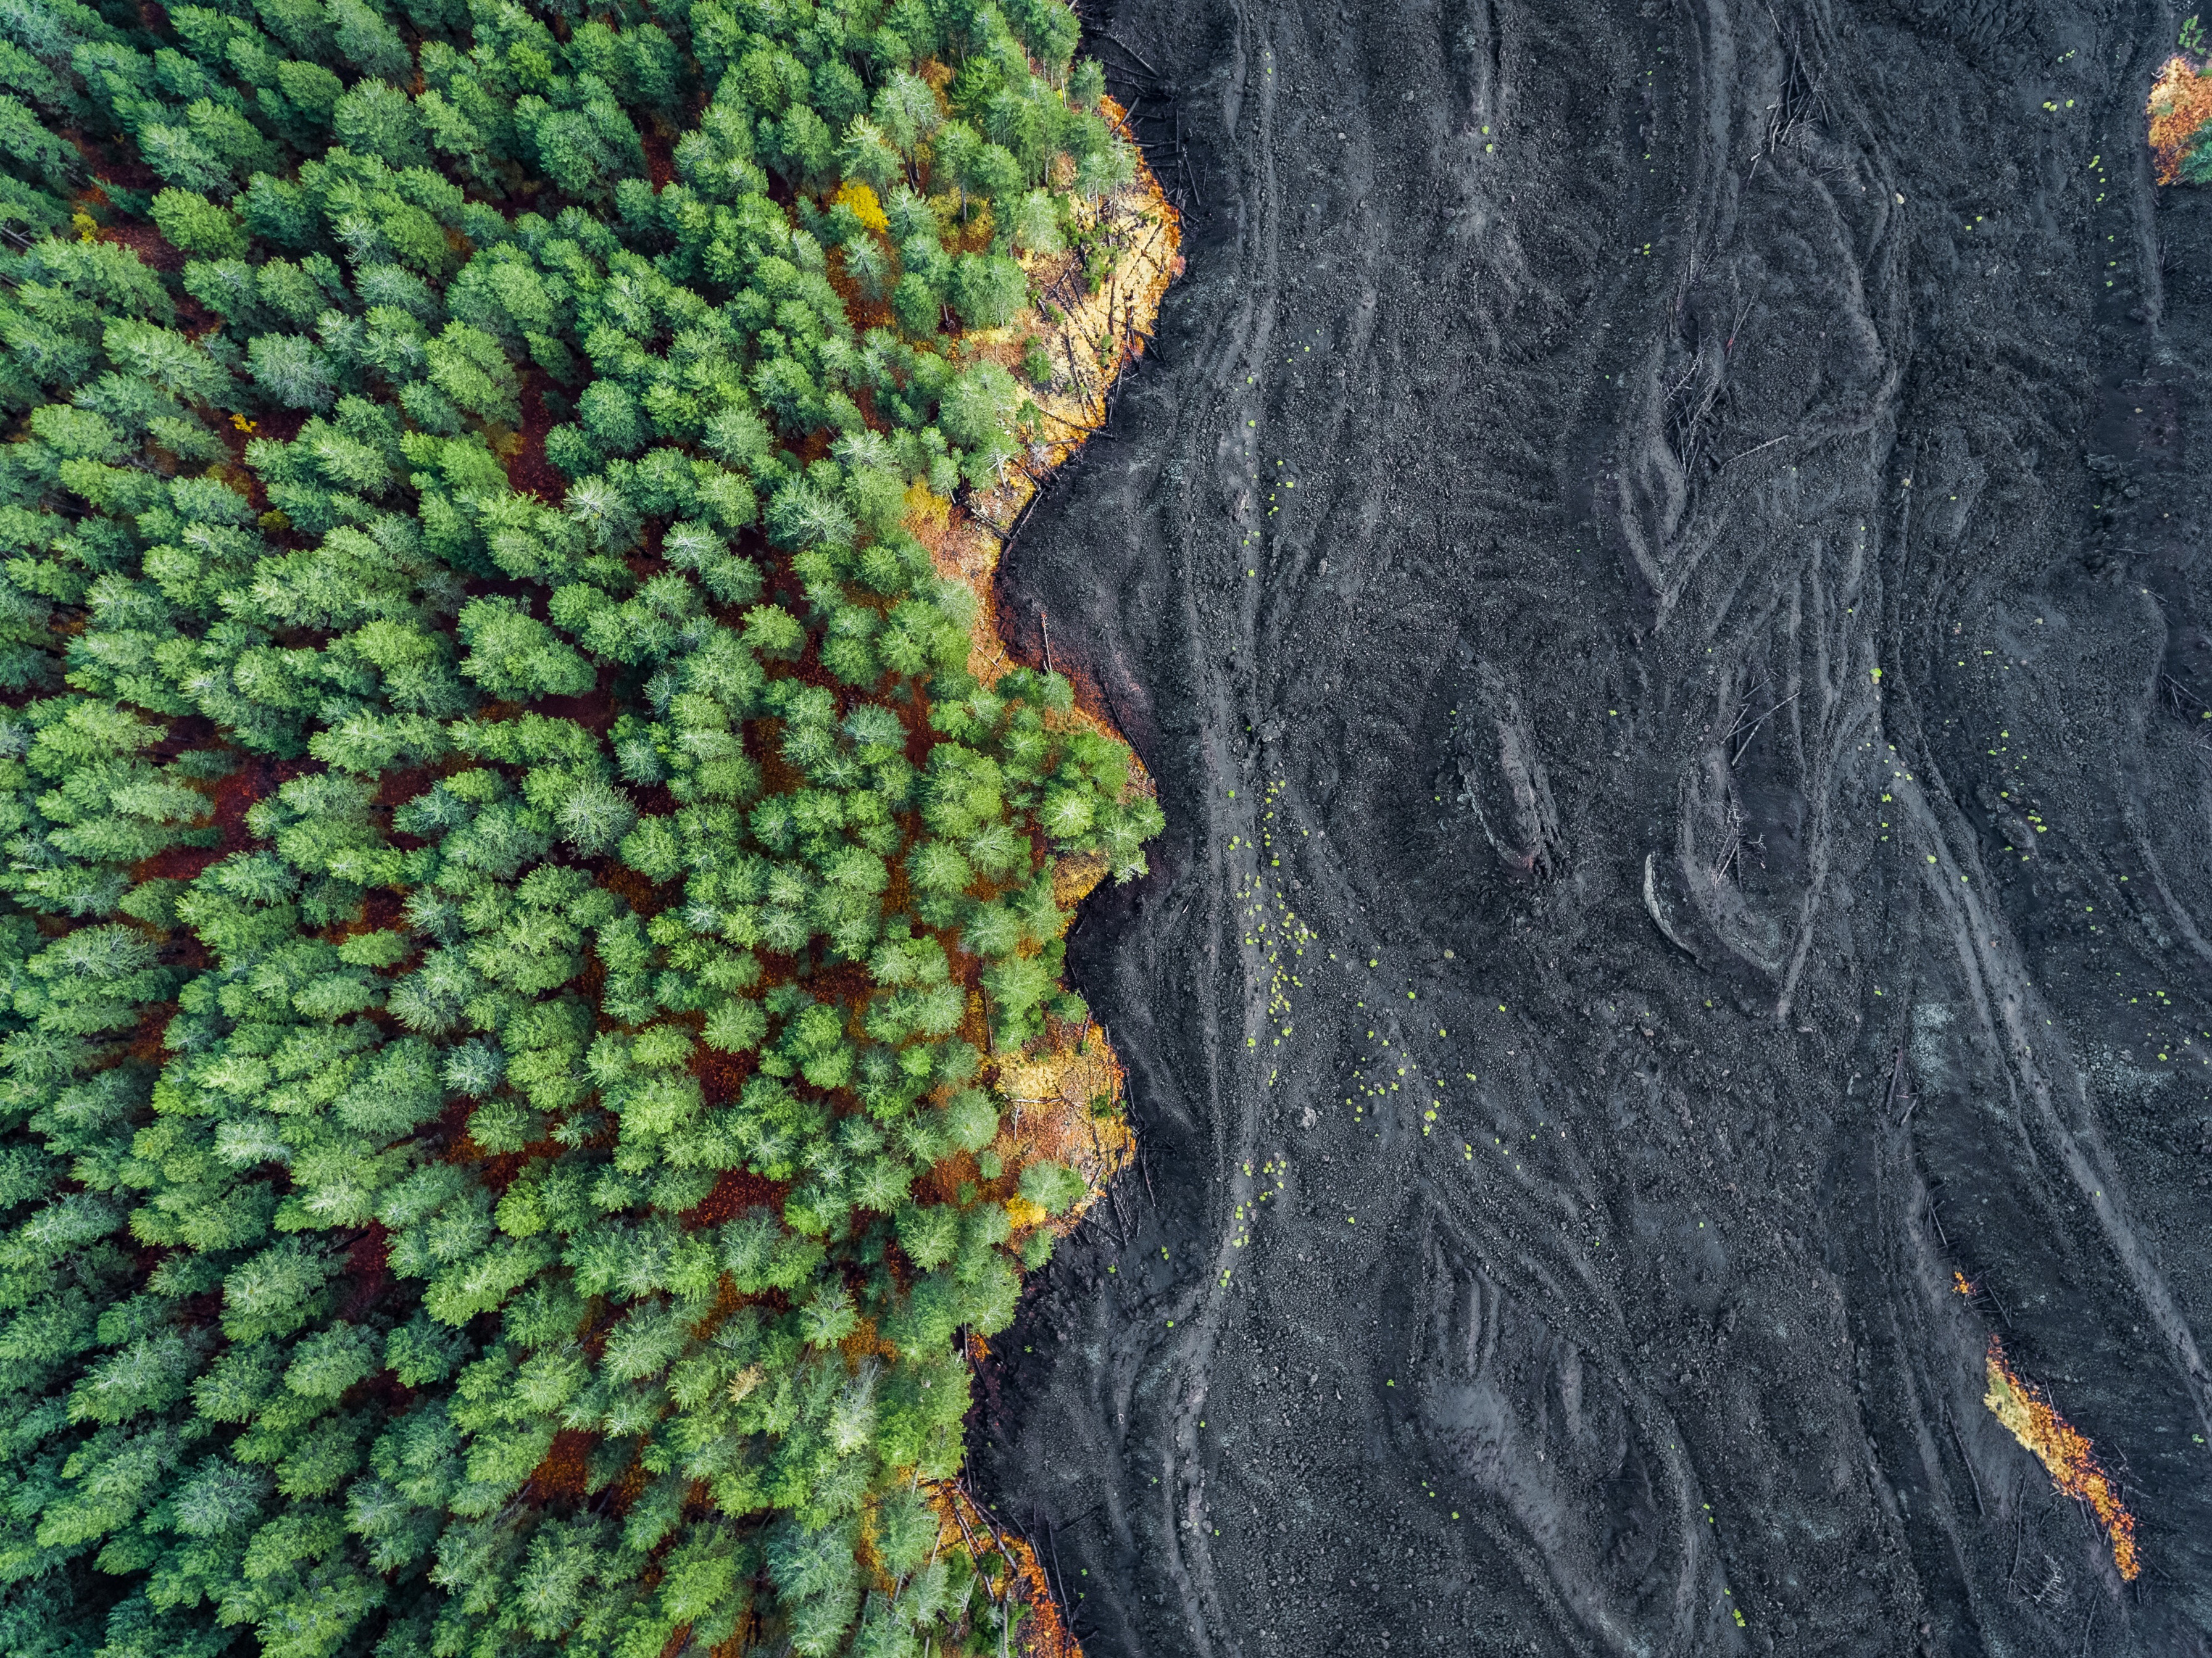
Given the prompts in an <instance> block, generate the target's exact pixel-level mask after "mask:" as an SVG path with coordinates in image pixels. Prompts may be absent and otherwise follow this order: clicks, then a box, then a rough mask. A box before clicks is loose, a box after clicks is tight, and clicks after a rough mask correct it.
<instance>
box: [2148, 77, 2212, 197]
mask: <svg viewBox="0 0 2212 1658" xmlns="http://www.w3.org/2000/svg"><path fill="white" fill-rule="evenodd" d="M2209 126H2212V74H2200V73H2199V72H2198V70H2197V65H2196V64H2193V63H2191V61H2190V60H2189V59H2188V58H2185V57H2182V56H2180V55H2179V54H2177V55H2175V56H2174V57H2172V58H2167V59H2166V67H2165V68H2164V69H2162V70H2160V71H2159V72H2158V79H2157V80H2156V81H2155V82H2153V83H2152V85H2151V89H2150V152H2151V157H2152V160H2153V161H2154V162H2155V163H2156V164H2157V168H2158V181H2159V183H2160V184H2162V185H2170V184H2172V183H2173V182H2174V181H2175V180H2176V179H2179V178H2180V177H2181V164H2182V162H2183V161H2185V159H2187V157H2188V155H2189V152H2190V151H2191V149H2194V148H2195V147H2196V146H2197V143H2198V142H2199V141H2200V140H2202V139H2203V138H2205V137H2206V136H2207V135H2206V131H2205V129H2206V128H2207V127H2209Z"/></svg>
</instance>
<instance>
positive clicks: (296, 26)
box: [0, 0, 1162, 1658]
mask: <svg viewBox="0 0 2212 1658" xmlns="http://www.w3.org/2000/svg"><path fill="white" fill-rule="evenodd" d="M1078 37H1079V28H1078V24H1077V21H1076V18H1075V15H1074V14H1073V11H1072V10H1071V9H1069V8H1068V7H1067V6H1066V5H1065V4H1063V3H1060V0H998V3H993V0H896V3H895V4H889V5H886V4H884V3H882V0H818V3H809V0H655V3H649V4H648V3H643V0H617V3H614V4H612V5H597V6H593V7H592V8H590V9H586V6H585V5H584V4H583V3H581V0H535V3H532V4H528V5H526V4H521V3H517V0H466V3H464V0H211V3H208V4H194V5H185V4H179V5H172V6H170V7H169V8H168V9H167V11H166V12H164V11H163V10H162V9H161V7H160V6H159V5H154V4H148V5H143V6H141V5H137V4H132V3H125V0H102V3H100V4H98V5H94V6H87V5H84V4H80V3H77V0H6V3H4V4H0V161H3V162H4V171H0V230H4V248H0V343H4V346H5V350H4V352H0V403H4V405H5V410H4V416H0V418H4V419H5V422H6V423H7V434H8V441H7V442H6V444H5V445H4V446H0V544H4V546H0V690H4V696H0V701H4V708H0V772H4V780H5V793H4V802H0V811H4V812H5V813H6V815H7V821H6V823H5V826H4V847H5V853H4V869H3V871H0V957H4V966H3V967H0V1585H4V1591H0V1648H4V1649H5V1650H6V1651H8V1652H9V1653H10V1654H13V1655H19V1658H76V1655H83V1658H94V1655H97V1658H215V1655H217V1654H247V1653H256V1654H262V1655H268V1658H333V1655H341V1654H345V1655H352V1654H359V1655H368V1654H374V1655H376V1658H418V1655H419V1658H428V1655H437V1658H459V1655H469V1658H490V1655H494V1654H501V1655H505V1654H528V1653H551V1652H554V1651H556V1650H558V1651H560V1652H562V1653H565V1654H570V1655H589V1654H606V1655H623V1658H675V1655H678V1654H684V1653H691V1654H705V1653H709V1652H714V1653H718V1654H724V1655H730V1654H735V1653H737V1652H740V1651H745V1650H752V1649H761V1650H788V1651H792V1652H795V1653H799V1654H802V1655H807V1658H817V1655H826V1654H831V1653H838V1652H844V1651H852V1652H855V1653H860V1654H866V1655H871V1658H894V1655H910V1654H919V1653H921V1652H923V1651H925V1650H929V1651H933V1652H938V1653H943V1652H948V1651H958V1650H963V1649H972V1650H976V1651H994V1652H995V1651H1000V1650H1001V1649H1002V1647H1003V1645H1004V1643H1006V1639H1007V1632H1008V1631H1007V1625H1009V1624H1010V1623H1011V1622H1012V1620H1013V1619H1015V1618H1016V1617H1017V1616H1018V1614H1019V1612H1020V1611H1021V1610H1022V1608H1021V1606H1020V1605H1019V1603H1018V1600H1017V1599H1016V1598H1015V1597H1014V1596H1013V1595H1012V1594H1010V1593H1009V1592H1008V1587H1007V1584H1006V1576H1007V1565H1006V1562H1004V1561H1003V1560H1000V1559H998V1558H996V1557H994V1556H992V1555H990V1554H988V1553H987V1552H983V1551H981V1550H980V1549H979V1548H970V1547H969V1546H966V1545H965V1544H962V1543H950V1542H946V1541H945V1540H944V1538H945V1526H944V1524H943V1522H942V1521H941V1520H940V1516H939V1512H938V1511H937V1509H934V1508H933V1506H932V1503H931V1501H930V1497H931V1491H932V1489H933V1485H935V1484H936V1482H941V1481H944V1480H946V1479H950V1478H951V1477H952V1476H953V1475H955V1474H956V1473H957V1471H958V1469H959V1467H960V1464H961V1460H962V1454H963V1418H964V1417H965V1415H966V1413H967V1412H968V1409H969V1382H970V1376H969V1363H968V1359H967V1356H966V1347H965V1345H963V1339H962V1336H963V1333H965V1334H968V1335H973V1336H980V1337H987V1336H989V1335H991V1334H993V1333H997V1332H999V1331H1000V1330H1001V1329H1003V1328H1004V1327H1006V1325H1007V1323H1008V1322H1009V1321H1010V1320H1011V1319H1012V1315H1013V1312H1014V1307H1015V1302H1016V1299H1017V1297H1018V1291H1019V1286H1020V1283H1021V1276H1022V1273H1023V1272H1024V1270H1025V1269H1029V1268H1034V1267H1036V1266H1039V1265H1041V1264H1042V1262H1043V1260H1045V1259H1046V1258H1047V1257H1048V1254H1049V1253H1050V1250H1051V1248H1052V1245H1053V1242H1054V1230H1053V1218H1054V1217H1059V1216H1064V1215H1065V1214H1066V1213H1067V1212H1069V1211H1070V1210H1071V1208H1072V1207H1073V1206H1075V1205H1077V1204H1079V1202H1080V1201H1082V1200H1083V1199H1084V1197H1085V1192H1086V1183H1085V1178H1084V1176H1083V1175H1081V1174H1079V1173H1078V1172H1077V1171H1075V1170H1074V1169H1071V1168H1069V1167H1066V1165H1064V1164H1063V1163H1057V1162H1054V1161H1050V1160H1047V1159H1034V1160H1030V1161H1026V1162H1018V1163H1017V1162H1010V1161H1009V1160H1008V1159H1007V1158H1006V1157H1002V1156H1001V1155H1000V1153H999V1152H998V1151H994V1150H993V1149H992V1147H993V1145H994V1141H998V1142H1000V1144H1001V1145H1003V1144H1004V1143H1005V1142H1004V1141H1003V1140H1001V1139H1000V1130H1001V1127H1002V1121H1003V1118H1004V1114H1005V1112H1006V1109H1007V1102H1006V1100H1005V1098H1004V1097H1003V1095H1002V1092H1001V1090H1000V1089H999V1088H998V1087H997V1086H996V1085H995V1084H996V1078H997V1075H998V1066H999V1064H1000V1061H1001V1060H1004V1059H1006V1058H1007V1057H1008V1056H1011V1055H1014V1054H1018V1053H1020V1052H1021V1051H1023V1050H1024V1048H1026V1047H1029V1046H1030V1045H1034V1044H1041V1043H1044V1042H1051V1041H1054V1040H1065V1039H1066V1034H1067V1032H1069V1031H1070V1030H1073V1029H1081V1028H1085V1027H1087V1026H1088V1024H1089V1020H1088V1016H1087V1011H1086V1010H1085V1007H1084V1005H1083V1003H1082V1001H1081V999H1080V998H1079V997H1077V996H1076V995H1074V994H1073V993H1072V992H1070V991H1068V990H1067V989H1066V988H1065V987H1064V986H1063V984H1062V981H1061V965H1062V959H1063V955H1064V950H1065V946H1064V944H1063V942H1062V935H1063V933H1064V932H1065V930H1066V921H1067V916H1066V911H1065V909H1064V908H1063V906H1062V904H1061V902H1060V899H1059V898H1058V897H1057V896H1055V888H1054V879H1053V872H1054V865H1055V860H1057V859H1063V858H1066V857H1071V856H1073V857H1080V858H1085V859H1092V860H1095V861H1097V862H1099V863H1101V864H1103V865H1104V866H1105V867H1106V868H1107V869H1109V871H1110V872H1112V873H1114V874H1115V875H1116V876H1118V877H1119V878H1122V879H1125V880H1126V879H1128V878H1133V877H1134V876H1136V875H1138V874H1139V873H1141V872H1143V871H1144V870H1145V867H1146V863H1145V853H1144V851H1143V845H1144V842H1145V841H1146V840H1147V839H1148V838H1149V837H1151V836H1152V835H1154V834H1156V833H1157V832H1158V829H1160V828H1161V826H1162V820H1161V817H1160V813H1159V810H1158V806H1157V805H1156V804H1155V803H1154V801H1153V799H1152V796H1151V795H1150V794H1149V793H1147V792H1146V790H1145V789H1144V788H1143V786H1141V782H1140V780H1139V779H1137V778H1136V777H1134V776H1133V771H1132V763H1131V756H1130V754H1129V752H1128V750H1127V748H1126V747H1125V746H1123V745H1122V744H1121V743H1120V742H1119V741H1118V740H1116V739H1115V738H1112V737H1111V736H1109V735H1107V734H1104V733H1103V732H1101V731H1100V730H1099V729H1097V728H1096V726H1095V725H1094V724H1087V723H1085V721H1084V720H1082V719H1081V718H1080V717H1079V715H1076V714H1073V713H1072V712H1071V708H1072V702H1073V690H1072V688H1071V686H1070V683H1069V682H1068V681H1067V679H1066V678H1065V677H1061V676H1059V675H1056V674H1054V673H1051V672H1048V671H1033V670H1031V669H1030V668H1025V667H1016V668H1013V669H1012V670H1011V671H1004V672H1002V673H1000V674H999V675H997V676H996V677H994V678H992V679H991V681H990V683H984V681H982V680H981V679H979V678H978V677H975V674H973V673H971V672H970V671H969V669H970V665H971V661H972V660H973V657H972V656H971V652H972V651H973V647H974V644H975V636H976V630H977V628H978V624H979V617H978V614H977V605H976V601H975V598H974V596H973V594H972V593H971V592H970V591H969V589H968V588H967V587H965V586H962V585H961V584H960V583H958V582H957V581H953V580H946V579H944V578H942V577H940V575H939V573H938V569H937V568H936V566H935V564H934V562H933V558H932V556H931V553H930V551H929V550H928V549H927V547H926V546H925V545H924V544H922V542H921V540H919V539H917V537H916V535H915V533H914V528H913V526H914V525H915V524H917V523H918V522H921V521H922V520H924V519H927V517H928V515H929V514H930V513H931V512H932V511H936V512H938V513H940V514H941V513H942V511H943V509H944V507H945V504H946V502H947V501H948V500H951V499H952V498H957V497H958V496H959V495H962V494H963V492H964V491H967V490H969V489H973V488H976V487H980V486H983V485H987V484H988V483H990V482H991V481H992V480H993V479H994V478H996V477H1001V476H1003V475H1004V474H1005V473H1006V469H1007V468H1008V467H1009V466H1010V465H1017V464H1018V463H1019V461H1020V459H1021V458H1022V457H1023V456H1024V453H1025V452H1026V451H1027V449H1028V447H1029V446H1030V445H1032V444H1033V443H1034V442H1035V441H1036V436H1037V433H1036V419H1037V415H1036V404H1035V402H1034V400H1033V393H1035V392H1036V391H1037V390H1038V388H1039V385H1040V384H1041V382H1042V380H1044V379H1047V378H1048V377H1049V376H1050V374H1052V372H1053V370H1052V366H1051V363H1050V361H1048V360H1047V359H1045V358H1044V357H1043V355H1042V353H1041V352H1040V351H1039V350H1038V349H1036V346H1035V345H1034V343H1031V344H1030V345H1029V346H1028V349H1027V350H1026V352H1024V338H1025V336H1024V328H1025V327H1026V326H1027V325H1028V322H1029V320H1030V319H1033V318H1034V316H1035V307H1036V303H1037V300H1036V293H1035V291H1034V283H1033V281H1032V277H1031V274H1030V272H1031V270H1032V269H1033V268H1034V267H1035V265H1036V263H1037V261H1039V260H1040V259H1042V258H1049V257H1051V256H1054V255H1058V254H1060V253H1062V252H1066V251H1067V250H1070V249H1074V250H1076V251H1077V252H1081V244H1082V239H1083V237H1084V235H1085V232H1086V228H1087V227H1088V226H1089V225H1091V223H1092V222H1093V218H1092V216H1093V215H1095V212H1096V206H1097V203H1098V202H1099V201H1100V200H1101V199H1102V198H1103V197H1107V196H1108V195H1109V194H1110V193H1111V192H1113V191H1117V190H1121V189H1123V188H1124V187H1126V186H1127V185H1128V184H1129V182H1130V181H1131V179H1133V176H1134V175H1135V172H1136V167H1137V162H1136V156H1135V154H1134V152H1133V149H1132V147H1131V145H1130V144H1129V143H1128V142H1127V138H1126V137H1125V136H1124V135H1123V134H1122V133H1121V132H1120V131H1117V129H1116V126H1115V123H1114V121H1113V119H1112V118H1111V116H1112V112H1111V110H1110V109H1109V108H1108V107H1106V106H1103V104H1102V92H1103V76H1102V74H1101V71H1100V70H1099V67H1098V65H1097V63H1096V62H1095V61H1092V60H1090V59H1085V58H1078V57H1077V55H1076V48H1077V46H1078ZM1010 364H1011V365H1012V367H1009V365H1010ZM1024 365H1026V367H1024Z"/></svg>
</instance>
